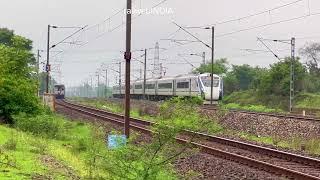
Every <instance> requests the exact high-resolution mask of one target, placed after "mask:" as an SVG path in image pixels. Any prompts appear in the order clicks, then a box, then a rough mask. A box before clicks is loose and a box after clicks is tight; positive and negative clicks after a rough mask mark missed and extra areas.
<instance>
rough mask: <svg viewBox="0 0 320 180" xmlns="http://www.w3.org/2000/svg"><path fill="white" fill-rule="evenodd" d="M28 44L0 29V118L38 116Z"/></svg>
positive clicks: (32, 57)
mask: <svg viewBox="0 0 320 180" xmlns="http://www.w3.org/2000/svg"><path fill="white" fill-rule="evenodd" d="M31 49H32V41H31V40H28V39H26V38H24V37H21V36H18V35H15V34H14V33H13V31H10V30H8V29H5V28H2V29H0V116H3V117H4V118H5V119H6V120H7V121H8V122H10V123H12V115H14V114H17V113H19V112H25V113H28V114H33V113H36V112H38V109H39V104H38V99H37V97H36V81H35V77H34V76H35V75H34V64H35V58H34V56H33V54H32V52H31Z"/></svg>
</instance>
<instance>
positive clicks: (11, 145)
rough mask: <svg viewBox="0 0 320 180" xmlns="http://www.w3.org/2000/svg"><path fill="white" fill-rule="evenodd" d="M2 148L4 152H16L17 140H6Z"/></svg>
mask: <svg viewBox="0 0 320 180" xmlns="http://www.w3.org/2000/svg"><path fill="white" fill-rule="evenodd" d="M3 148H5V149H6V150H16V149H17V140H16V139H13V138H10V139H8V140H7V142H6V143H4V145H3Z"/></svg>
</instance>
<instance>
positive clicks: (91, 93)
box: [90, 76, 93, 97]
mask: <svg viewBox="0 0 320 180" xmlns="http://www.w3.org/2000/svg"><path fill="white" fill-rule="evenodd" d="M90 84H91V91H90V97H92V96H93V82H92V76H91V82H90Z"/></svg>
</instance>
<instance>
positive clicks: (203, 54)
mask: <svg viewBox="0 0 320 180" xmlns="http://www.w3.org/2000/svg"><path fill="white" fill-rule="evenodd" d="M202 64H206V52H203V53H202Z"/></svg>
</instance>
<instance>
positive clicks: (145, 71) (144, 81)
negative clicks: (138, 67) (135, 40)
mask: <svg viewBox="0 0 320 180" xmlns="http://www.w3.org/2000/svg"><path fill="white" fill-rule="evenodd" d="M143 65H144V74H143V99H146V83H147V49H145V50H144V64H143Z"/></svg>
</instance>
